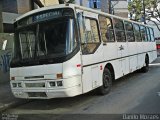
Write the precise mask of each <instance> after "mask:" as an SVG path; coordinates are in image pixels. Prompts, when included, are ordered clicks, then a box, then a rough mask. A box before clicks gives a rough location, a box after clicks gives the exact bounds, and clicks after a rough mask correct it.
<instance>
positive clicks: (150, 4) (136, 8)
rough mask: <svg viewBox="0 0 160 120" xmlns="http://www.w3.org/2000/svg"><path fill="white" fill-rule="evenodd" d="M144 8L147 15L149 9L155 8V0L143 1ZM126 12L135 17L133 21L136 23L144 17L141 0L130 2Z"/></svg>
mask: <svg viewBox="0 0 160 120" xmlns="http://www.w3.org/2000/svg"><path fill="white" fill-rule="evenodd" d="M144 6H145V12H146V13H148V11H149V10H150V9H151V8H156V7H157V0H144ZM128 10H129V12H130V13H131V14H134V15H135V18H134V19H135V20H136V21H138V20H139V19H141V18H142V16H144V8H143V1H142V0H132V1H131V2H130V3H129V4H128ZM147 10H148V11H147ZM150 15H151V14H150ZM152 16H153V14H152ZM145 17H148V16H146V15H145Z"/></svg>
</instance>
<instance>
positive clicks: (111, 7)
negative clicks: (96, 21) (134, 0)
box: [75, 0, 128, 18]
mask: <svg viewBox="0 0 160 120" xmlns="http://www.w3.org/2000/svg"><path fill="white" fill-rule="evenodd" d="M75 4H78V5H81V6H85V7H89V8H93V9H97V10H100V11H104V12H107V13H111V14H115V15H117V16H121V17H125V18H128V0H75Z"/></svg>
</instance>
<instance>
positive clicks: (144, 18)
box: [142, 0, 146, 24]
mask: <svg viewBox="0 0 160 120" xmlns="http://www.w3.org/2000/svg"><path fill="white" fill-rule="evenodd" d="M142 2H143V3H142V4H143V20H144V24H146V12H145V3H144V0H142Z"/></svg>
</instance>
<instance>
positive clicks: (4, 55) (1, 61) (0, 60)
mask: <svg viewBox="0 0 160 120" xmlns="http://www.w3.org/2000/svg"><path fill="white" fill-rule="evenodd" d="M6 40H7V44H6V49H5V50H2V46H3V45H4V41H6ZM12 46H13V34H8V33H0V83H4V82H7V81H9V68H10V60H11V58H12Z"/></svg>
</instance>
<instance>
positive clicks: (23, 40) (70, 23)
mask: <svg viewBox="0 0 160 120" xmlns="http://www.w3.org/2000/svg"><path fill="white" fill-rule="evenodd" d="M15 36H16V37H15V50H14V57H13V60H14V59H15V60H16V61H17V60H18V61H20V60H27V61H28V60H35V59H37V58H38V59H39V60H41V59H43V60H44V59H48V58H60V57H64V56H66V55H68V54H70V53H71V52H72V51H73V50H74V49H75V47H76V46H77V41H76V37H75V23H74V19H72V18H69V17H68V18H63V19H62V18H61V19H55V20H50V21H45V22H40V23H37V24H33V25H28V26H27V27H24V28H22V29H18V30H16V33H15Z"/></svg>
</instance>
